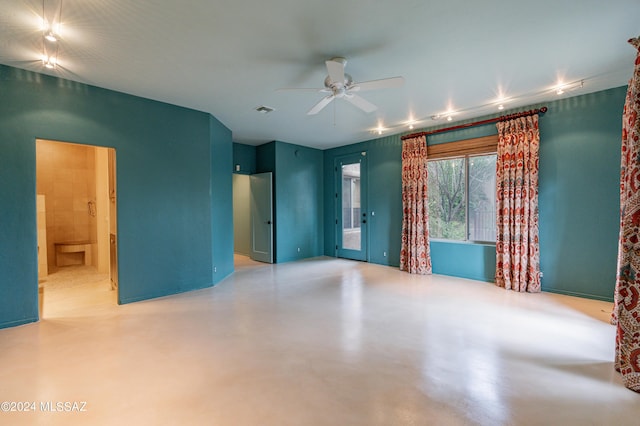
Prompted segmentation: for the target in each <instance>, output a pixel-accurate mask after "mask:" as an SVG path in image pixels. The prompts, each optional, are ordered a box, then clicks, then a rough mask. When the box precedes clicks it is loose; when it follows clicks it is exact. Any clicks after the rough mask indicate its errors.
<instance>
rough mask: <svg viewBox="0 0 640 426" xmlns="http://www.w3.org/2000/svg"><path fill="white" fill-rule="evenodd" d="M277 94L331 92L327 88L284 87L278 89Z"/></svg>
mask: <svg viewBox="0 0 640 426" xmlns="http://www.w3.org/2000/svg"><path fill="white" fill-rule="evenodd" d="M276 92H315V93H329V92H331V90H329V89H327V88H326V87H323V88H319V87H318V88H313V87H282V88H280V89H276Z"/></svg>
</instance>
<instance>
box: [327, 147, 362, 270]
mask: <svg viewBox="0 0 640 426" xmlns="http://www.w3.org/2000/svg"><path fill="white" fill-rule="evenodd" d="M366 158H367V157H366V152H362V153H360V154H353V155H349V156H345V157H341V158H339V159H337V160H336V164H335V172H336V234H337V235H336V255H337V256H338V257H344V258H347V259H354V260H364V261H366V260H367V220H368V217H367V197H366V194H367V163H366Z"/></svg>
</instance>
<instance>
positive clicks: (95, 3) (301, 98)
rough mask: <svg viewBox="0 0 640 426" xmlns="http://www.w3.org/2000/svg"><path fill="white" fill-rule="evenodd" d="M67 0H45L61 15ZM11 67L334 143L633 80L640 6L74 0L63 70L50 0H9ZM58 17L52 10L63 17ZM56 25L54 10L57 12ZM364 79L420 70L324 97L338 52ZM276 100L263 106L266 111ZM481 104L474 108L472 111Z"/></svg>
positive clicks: (620, 0)
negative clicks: (47, 59) (53, 39)
mask: <svg viewBox="0 0 640 426" xmlns="http://www.w3.org/2000/svg"><path fill="white" fill-rule="evenodd" d="M59 1H60V0H45V7H46V10H53V9H55V7H56V5H57V4H58V2H59ZM0 4H1V6H0V63H2V64H6V65H11V66H15V67H18V68H24V69H29V70H33V71H37V72H42V73H45V74H52V75H58V76H61V77H64V78H67V79H70V80H75V81H80V82H85V83H89V84H93V85H96V86H100V87H104V88H109V89H113V90H117V91H121V92H125V93H130V94H133V95H138V96H143V97H146V98H150V99H155V100H159V101H164V102H169V103H172V104H176V105H180V106H185V107H188V108H193V109H197V110H201V111H205V112H208V113H211V114H212V115H214V116H215V117H216V118H218V119H219V120H220V121H221V122H222V123H224V124H225V125H226V126H227V127H229V128H230V129H231V130H232V132H233V139H234V141H236V142H240V143H247V144H253V145H257V144H261V143H264V142H268V141H272V140H280V141H284V142H290V143H296V144H300V145H306V146H311V147H316V148H321V149H324V148H329V147H334V146H338V145H345V144H349V143H354V142H358V141H363V140H368V139H372V138H374V137H377V135H376V134H373V132H372V131H373V129H375V128H376V127H378V126H379V125H382V126H383V127H386V128H389V130H387V132H388V133H400V132H403V131H406V130H408V129H407V127H406V122H407V120H409V118H410V116H413V118H414V119H416V120H423V121H420V122H419V123H417V124H416V128H419V127H427V126H432V125H435V124H440V123H439V122H435V121H433V120H431V118H430V117H431V116H432V115H435V114H438V113H442V112H444V111H447V110H449V109H452V110H454V111H460V110H462V111H463V112H459V113H458V114H456V115H455V116H454V118H455V120H459V119H464V118H470V117H474V116H480V115H483V114H487V113H493V112H497V110H496V104H495V102H496V100H497V97H498V95H499V94H502V95H503V96H505V97H507V98H512V99H511V100H510V101H507V102H506V103H505V107H506V108H507V109H509V108H512V107H517V106H522V105H530V104H532V103H536V102H540V101H545V100H549V99H552V98H554V97H556V96H557V95H555V93H554V91H553V87H554V86H555V85H556V84H557V83H558V81H559V80H562V81H564V82H576V81H580V80H584V87H583V88H581V89H580V88H578V89H575V90H572V91H569V92H567V93H566V94H565V95H563V96H573V95H577V94H581V93H588V92H593V91H597V90H602V89H607V88H611V87H618V86H622V85H624V84H626V83H627V81H628V79H629V78H630V77H631V73H632V70H633V62H634V58H635V52H634V49H633V48H632V47H631V46H630V45H628V44H627V39H629V38H631V37H636V36H638V35H640V25H639V23H640V1H638V0H608V1H603V0H536V1H518V0H485V1H482V2H480V1H471V0H447V1H440V2H435V1H428V0H395V1H388V0H378V1H367V0H323V1H319V0H306V1H305V0H267V1H265V0H233V1H229V0H227V1H222V0H214V1H205V0H185V1H175V0H173V1H171V0H135V1H133V0H63V4H62V24H63V30H62V36H63V39H62V41H61V42H60V48H59V55H58V61H59V64H60V66H59V67H58V68H57V69H56V70H54V71H51V72H50V71H49V70H46V69H45V68H44V67H43V66H42V63H41V62H40V61H39V58H40V54H41V51H42V32H41V31H40V30H39V28H38V26H39V23H40V18H41V16H42V9H43V6H42V1H41V0H0ZM48 13H49V12H48ZM50 19H51V18H50ZM334 56H344V57H346V58H347V59H348V64H347V68H346V71H347V72H348V73H350V74H351V75H352V76H353V79H354V80H355V81H365V80H374V79H380V78H385V77H393V76H404V78H405V85H404V86H403V87H402V88H400V89H385V90H380V91H375V92H366V93H362V94H361V95H362V96H363V97H365V98H366V99H367V100H369V101H370V102H373V103H374V104H376V105H378V107H379V108H378V110H377V111H375V112H373V113H370V114H366V113H364V112H362V111H360V110H358V109H356V108H355V107H354V106H353V105H351V104H349V103H347V102H345V101H344V100H338V101H337V102H333V103H332V104H331V105H329V106H328V107H327V108H325V109H324V110H323V111H321V112H320V113H319V114H318V115H316V116H307V115H306V112H307V111H308V110H309V109H310V108H311V107H312V106H313V105H314V104H315V103H316V102H317V101H318V100H320V98H321V97H322V96H324V95H323V94H321V93H313V92H278V91H276V89H278V88H283V87H318V88H320V87H322V84H323V80H324V78H325V76H326V68H325V65H324V61H325V60H327V59H329V58H332V57H334ZM260 105H266V106H270V107H273V108H275V111H274V112H272V113H270V114H260V113H258V112H256V111H255V108H256V107H258V106H260ZM465 111H466V112H465Z"/></svg>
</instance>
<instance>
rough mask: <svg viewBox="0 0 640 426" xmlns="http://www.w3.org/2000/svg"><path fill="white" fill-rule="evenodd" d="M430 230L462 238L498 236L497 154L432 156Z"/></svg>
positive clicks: (491, 239) (483, 239)
mask: <svg viewBox="0 0 640 426" xmlns="http://www.w3.org/2000/svg"><path fill="white" fill-rule="evenodd" d="M427 171H428V175H429V176H428V191H429V194H428V196H429V234H430V236H431V237H432V238H442V239H448V240H459V241H477V242H495V240H496V203H495V188H496V154H488V155H487V154H485V155H459V156H457V157H452V158H444V159H436V160H429V163H428V166H427Z"/></svg>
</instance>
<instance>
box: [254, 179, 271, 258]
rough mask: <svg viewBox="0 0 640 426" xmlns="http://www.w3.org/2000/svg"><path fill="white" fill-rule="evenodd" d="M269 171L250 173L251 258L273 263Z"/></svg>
mask: <svg viewBox="0 0 640 426" xmlns="http://www.w3.org/2000/svg"><path fill="white" fill-rule="evenodd" d="M272 188H273V187H272V180H271V172H268V173H258V174H255V175H251V180H250V192H251V197H250V201H249V203H250V206H251V207H250V208H251V259H253V260H257V261H259V262H267V263H273V206H272V199H273V198H272V192H273V189H272Z"/></svg>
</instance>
